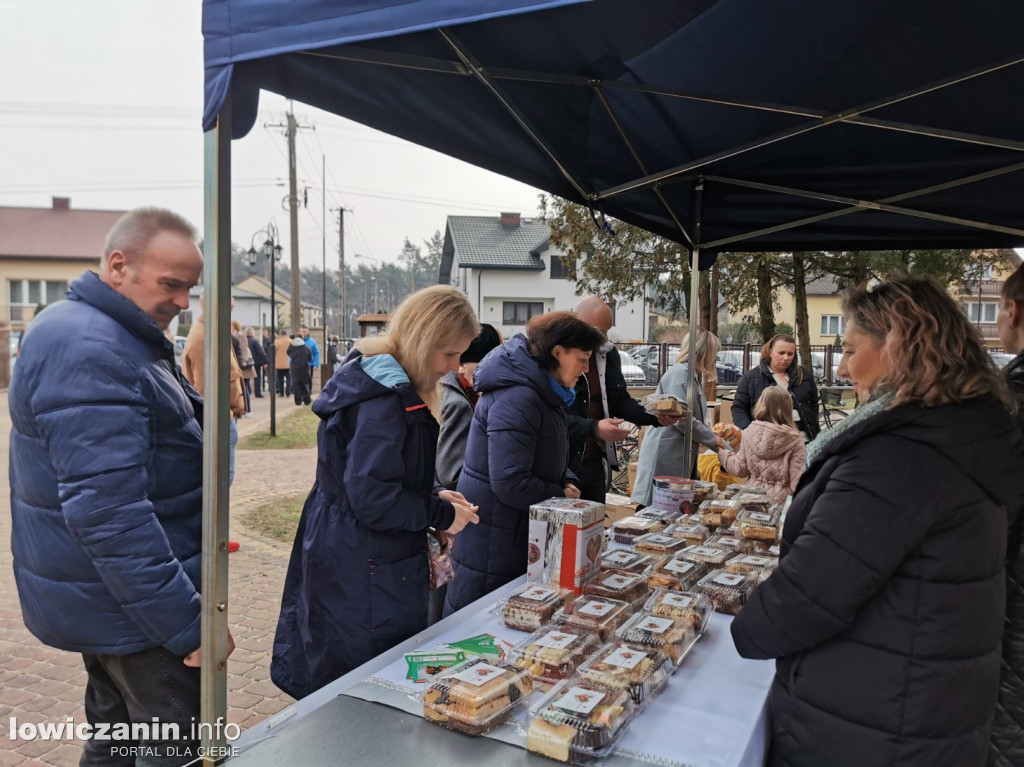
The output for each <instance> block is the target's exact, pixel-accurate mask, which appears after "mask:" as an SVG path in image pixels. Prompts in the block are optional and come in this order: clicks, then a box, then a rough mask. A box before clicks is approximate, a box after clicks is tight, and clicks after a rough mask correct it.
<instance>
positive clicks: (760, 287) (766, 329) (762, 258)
mask: <svg viewBox="0 0 1024 767" xmlns="http://www.w3.org/2000/svg"><path fill="white" fill-rule="evenodd" d="M756 258H757V319H758V322H759V323H760V325H761V340H762V342H767V341H768V339H769V338H771V337H772V336H773V335H775V307H774V306H773V305H772V269H771V256H767V255H759V256H756Z"/></svg>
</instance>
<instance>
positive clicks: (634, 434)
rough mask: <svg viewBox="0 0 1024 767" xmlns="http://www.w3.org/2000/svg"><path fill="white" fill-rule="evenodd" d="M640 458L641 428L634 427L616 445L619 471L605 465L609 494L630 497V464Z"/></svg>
mask: <svg viewBox="0 0 1024 767" xmlns="http://www.w3.org/2000/svg"><path fill="white" fill-rule="evenodd" d="M639 456H640V427H638V426H636V425H633V426H632V428H630V430H629V435H628V436H626V437H625V439H622V440H620V441H619V442H616V443H615V460H616V461H617V462H618V464H619V468H618V469H612V468H611V467H609V466H608V464H605V470H606V471H608V476H607V481H606V486H607V489H608V492H610V493H618V494H619V495H629V464H630V463H632V462H633V461H635V460H637V458H638V457H639Z"/></svg>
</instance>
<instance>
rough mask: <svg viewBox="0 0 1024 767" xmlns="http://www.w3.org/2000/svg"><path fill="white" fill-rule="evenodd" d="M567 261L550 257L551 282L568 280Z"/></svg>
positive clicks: (557, 257)
mask: <svg viewBox="0 0 1024 767" xmlns="http://www.w3.org/2000/svg"><path fill="white" fill-rule="evenodd" d="M568 267H569V259H568V258H564V257H563V256H552V257H551V279H553V280H567V279H569V269H568Z"/></svg>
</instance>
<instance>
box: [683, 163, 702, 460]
mask: <svg viewBox="0 0 1024 767" xmlns="http://www.w3.org/2000/svg"><path fill="white" fill-rule="evenodd" d="M703 196H704V179H703V178H701V179H698V180H697V183H696V184H695V185H694V188H693V247H692V248H690V300H689V302H688V303H687V306H686V310H687V313H688V314H689V320H690V323H689V324H690V330H689V333H688V334H687V341H688V343H689V346H688V347H687V354H686V359H687V363H686V365H687V368H688V369H689V371H690V375H689V380H688V381H687V382H686V420H685V421H684V427H683V466H682V476H684V477H687V478H689V477H690V475H691V466H692V465H693V461H694V456H693V455H691V451H692V449H693V442H692V440H693V419H694V418H696V415H695V414H694V411H695V407H694V406H695V404H696V402H697V380H696V375H697V371H696V367H695V365H696V362H697V361H696V360H695V359H694V358H693V355H694V349H695V347H696V345H697V315H699V314H700V309H699V307H698V304H699V303H700V271H699V266H700V217H701V201H702V198H703Z"/></svg>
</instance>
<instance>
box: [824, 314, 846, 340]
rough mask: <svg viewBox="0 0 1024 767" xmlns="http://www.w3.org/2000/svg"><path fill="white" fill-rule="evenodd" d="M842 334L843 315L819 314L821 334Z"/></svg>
mask: <svg viewBox="0 0 1024 767" xmlns="http://www.w3.org/2000/svg"><path fill="white" fill-rule="evenodd" d="M842 334H843V315H841V314H823V315H821V335H823V336H839V335H842Z"/></svg>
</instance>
